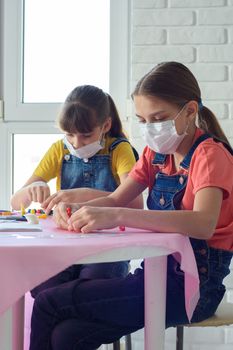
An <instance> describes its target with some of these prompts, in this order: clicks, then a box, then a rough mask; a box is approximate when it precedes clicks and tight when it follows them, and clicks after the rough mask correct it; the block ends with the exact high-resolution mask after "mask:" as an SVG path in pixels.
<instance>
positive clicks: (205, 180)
mask: <svg viewBox="0 0 233 350" xmlns="http://www.w3.org/2000/svg"><path fill="white" fill-rule="evenodd" d="M201 134H203V131H202V130H200V129H197V130H196V133H195V137H194V141H193V142H195V140H196V139H197V138H198V137H199V136H200V135H201ZM154 157H155V152H154V151H152V150H151V149H150V148H149V147H145V149H144V151H143V154H142V156H141V157H140V159H139V160H138V162H137V163H136V165H135V166H134V168H133V169H132V171H131V172H130V173H129V176H131V177H132V178H133V179H134V180H135V181H137V182H139V183H141V184H143V185H146V186H147V187H149V191H150V190H151V189H152V187H153V184H154V181H155V175H156V173H157V172H158V171H162V172H163V173H165V174H167V175H175V174H186V175H187V171H186V170H184V169H182V168H180V169H179V171H178V172H174V169H173V161H172V157H173V156H172V155H168V156H167V158H166V162H165V164H164V165H162V166H158V165H153V164H152V161H153V159H154ZM206 187H218V188H220V189H222V191H223V202H222V207H221V212H220V215H219V219H218V223H217V226H216V230H215V233H214V235H213V236H212V237H211V238H210V239H209V240H208V244H209V245H210V246H211V247H214V248H219V249H225V250H231V251H233V156H232V155H231V154H230V152H229V151H228V150H227V149H226V148H225V147H224V146H223V144H222V143H218V142H215V141H214V140H213V139H211V138H209V139H207V140H205V141H203V142H202V143H201V144H199V146H198V147H197V148H196V150H195V152H194V154H193V156H192V159H191V163H190V167H189V170H188V181H187V186H186V190H185V194H184V197H183V199H182V203H181V207H182V209H184V210H192V209H193V204H194V198H195V195H196V193H197V192H198V191H199V190H200V189H202V188H206Z"/></svg>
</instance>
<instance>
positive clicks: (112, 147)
mask: <svg viewBox="0 0 233 350" xmlns="http://www.w3.org/2000/svg"><path fill="white" fill-rule="evenodd" d="M121 142H128V143H130V142H129V140H127V139H126V138H125V137H119V138H117V139H116V140H115V141H113V143H112V144H111V145H110V146H109V152H111V151H113V150H114V149H115V148H116V146H117V145H119V143H121Z"/></svg>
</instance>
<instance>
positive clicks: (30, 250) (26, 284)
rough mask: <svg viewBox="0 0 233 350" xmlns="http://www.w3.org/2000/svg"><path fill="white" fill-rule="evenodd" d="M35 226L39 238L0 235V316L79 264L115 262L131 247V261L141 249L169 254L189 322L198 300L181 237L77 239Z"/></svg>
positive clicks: (49, 224)
mask: <svg viewBox="0 0 233 350" xmlns="http://www.w3.org/2000/svg"><path fill="white" fill-rule="evenodd" d="M41 223H42V225H43V232H33V233H27V234H25V235H21V234H19V235H18V236H16V237H11V236H9V237H6V235H5V234H4V236H1V234H0V279H1V285H2V287H1V292H0V293H1V294H0V313H2V312H4V311H5V310H6V309H7V308H8V307H10V306H11V305H12V304H13V303H14V302H16V301H17V300H18V299H19V298H20V297H21V296H22V295H24V294H25V292H27V291H28V290H30V289H32V288H33V287H35V286H36V285H38V284H39V283H41V282H43V281H45V280H46V279H47V278H49V277H51V276H52V275H54V274H56V273H58V272H60V271H61V270H63V269H64V268H66V267H68V266H69V265H71V264H73V263H78V261H80V260H81V259H83V258H87V257H90V256H93V255H96V254H98V253H102V252H106V251H109V250H110V251H111V252H112V255H113V256H114V254H115V253H117V255H116V260H119V254H120V253H119V252H120V251H122V254H123V253H124V252H125V251H126V249H125V248H127V247H137V248H138V250H139V251H140V254H139V255H140V256H137V257H131V258H144V257H146V256H147V254H146V251H147V249H150V250H151V249H152V250H153V249H154V250H155V255H157V253H156V249H158V247H161V248H165V249H166V250H167V251H168V253H171V254H173V253H174V254H175V257H176V258H177V259H179V261H180V263H181V268H182V270H184V272H185V300H186V311H187V314H188V317H189V318H191V316H192V313H193V311H194V308H195V306H196V303H197V301H198V298H199V279H198V273H197V268H196V264H195V259H194V255H193V251H192V248H191V245H190V242H189V239H188V238H187V237H184V236H182V235H180V234H172V233H171V234H160V233H151V232H148V231H144V230H137V229H132V228H127V229H126V231H125V232H120V231H119V230H118V228H116V229H112V230H104V231H100V232H96V233H93V234H86V235H82V234H79V233H69V232H67V231H64V230H60V229H57V228H56V227H55V225H54V223H53V221H52V220H51V219H50V218H49V219H47V220H43V221H42V220H41ZM119 248H120V250H119ZM152 255H153V254H152ZM152 255H150V256H152ZM123 257H124V256H123Z"/></svg>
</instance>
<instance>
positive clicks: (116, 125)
mask: <svg viewBox="0 0 233 350" xmlns="http://www.w3.org/2000/svg"><path fill="white" fill-rule="evenodd" d="M106 95H107V97H108V102H109V112H110V117H111V119H112V126H111V129H110V130H109V132H108V134H109V136H111V137H126V136H125V134H124V132H123V130H122V124H121V120H120V116H119V113H118V110H117V108H116V105H115V103H114V101H113V99H112V97H111V96H110V95H109V94H107V93H106Z"/></svg>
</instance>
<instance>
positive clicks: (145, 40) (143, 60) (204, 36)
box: [130, 0, 233, 350]
mask: <svg viewBox="0 0 233 350" xmlns="http://www.w3.org/2000/svg"><path fill="white" fill-rule="evenodd" d="M131 15H132V21H131V23H132V28H131V29H132V36H131V80H130V87H131V91H132V90H133V87H134V85H135V83H136V82H137V80H138V79H139V78H141V77H142V76H143V75H144V74H145V73H146V72H147V71H148V70H149V69H150V68H152V67H153V66H154V65H155V64H157V63H159V62H161V61H169V60H174V61H180V62H182V63H184V64H186V65H187V66H188V67H189V69H191V71H192V72H193V73H194V75H195V76H196V78H197V79H198V81H199V83H200V87H201V90H202V98H203V103H204V104H205V105H207V106H208V107H209V108H211V109H212V110H213V112H215V114H216V116H217V117H218V118H219V121H220V123H221V125H222V127H223V129H224V130H225V132H226V134H227V136H228V137H229V138H230V140H231V142H232V145H233V0H132V9H131ZM131 114H133V112H131ZM130 125H131V127H130V136H131V138H132V141H133V143H134V144H135V146H136V147H137V149H138V150H139V151H141V150H142V148H143V147H144V144H143V142H142V140H141V138H140V135H139V133H138V127H137V125H136V124H135V121H133V118H131V124H130ZM232 267H233V265H232ZM226 286H227V294H226V298H227V299H228V300H229V301H231V302H233V273H231V275H230V276H229V277H227V278H226ZM133 338H134V349H135V350H143V341H142V340H143V332H142V331H139V332H137V333H136V334H134V337H133ZM184 348H185V350H200V349H201V350H230V349H232V348H233V327H219V328H196V329H185V347H184ZM166 350H175V329H174V328H172V329H168V330H167V331H166Z"/></svg>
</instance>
